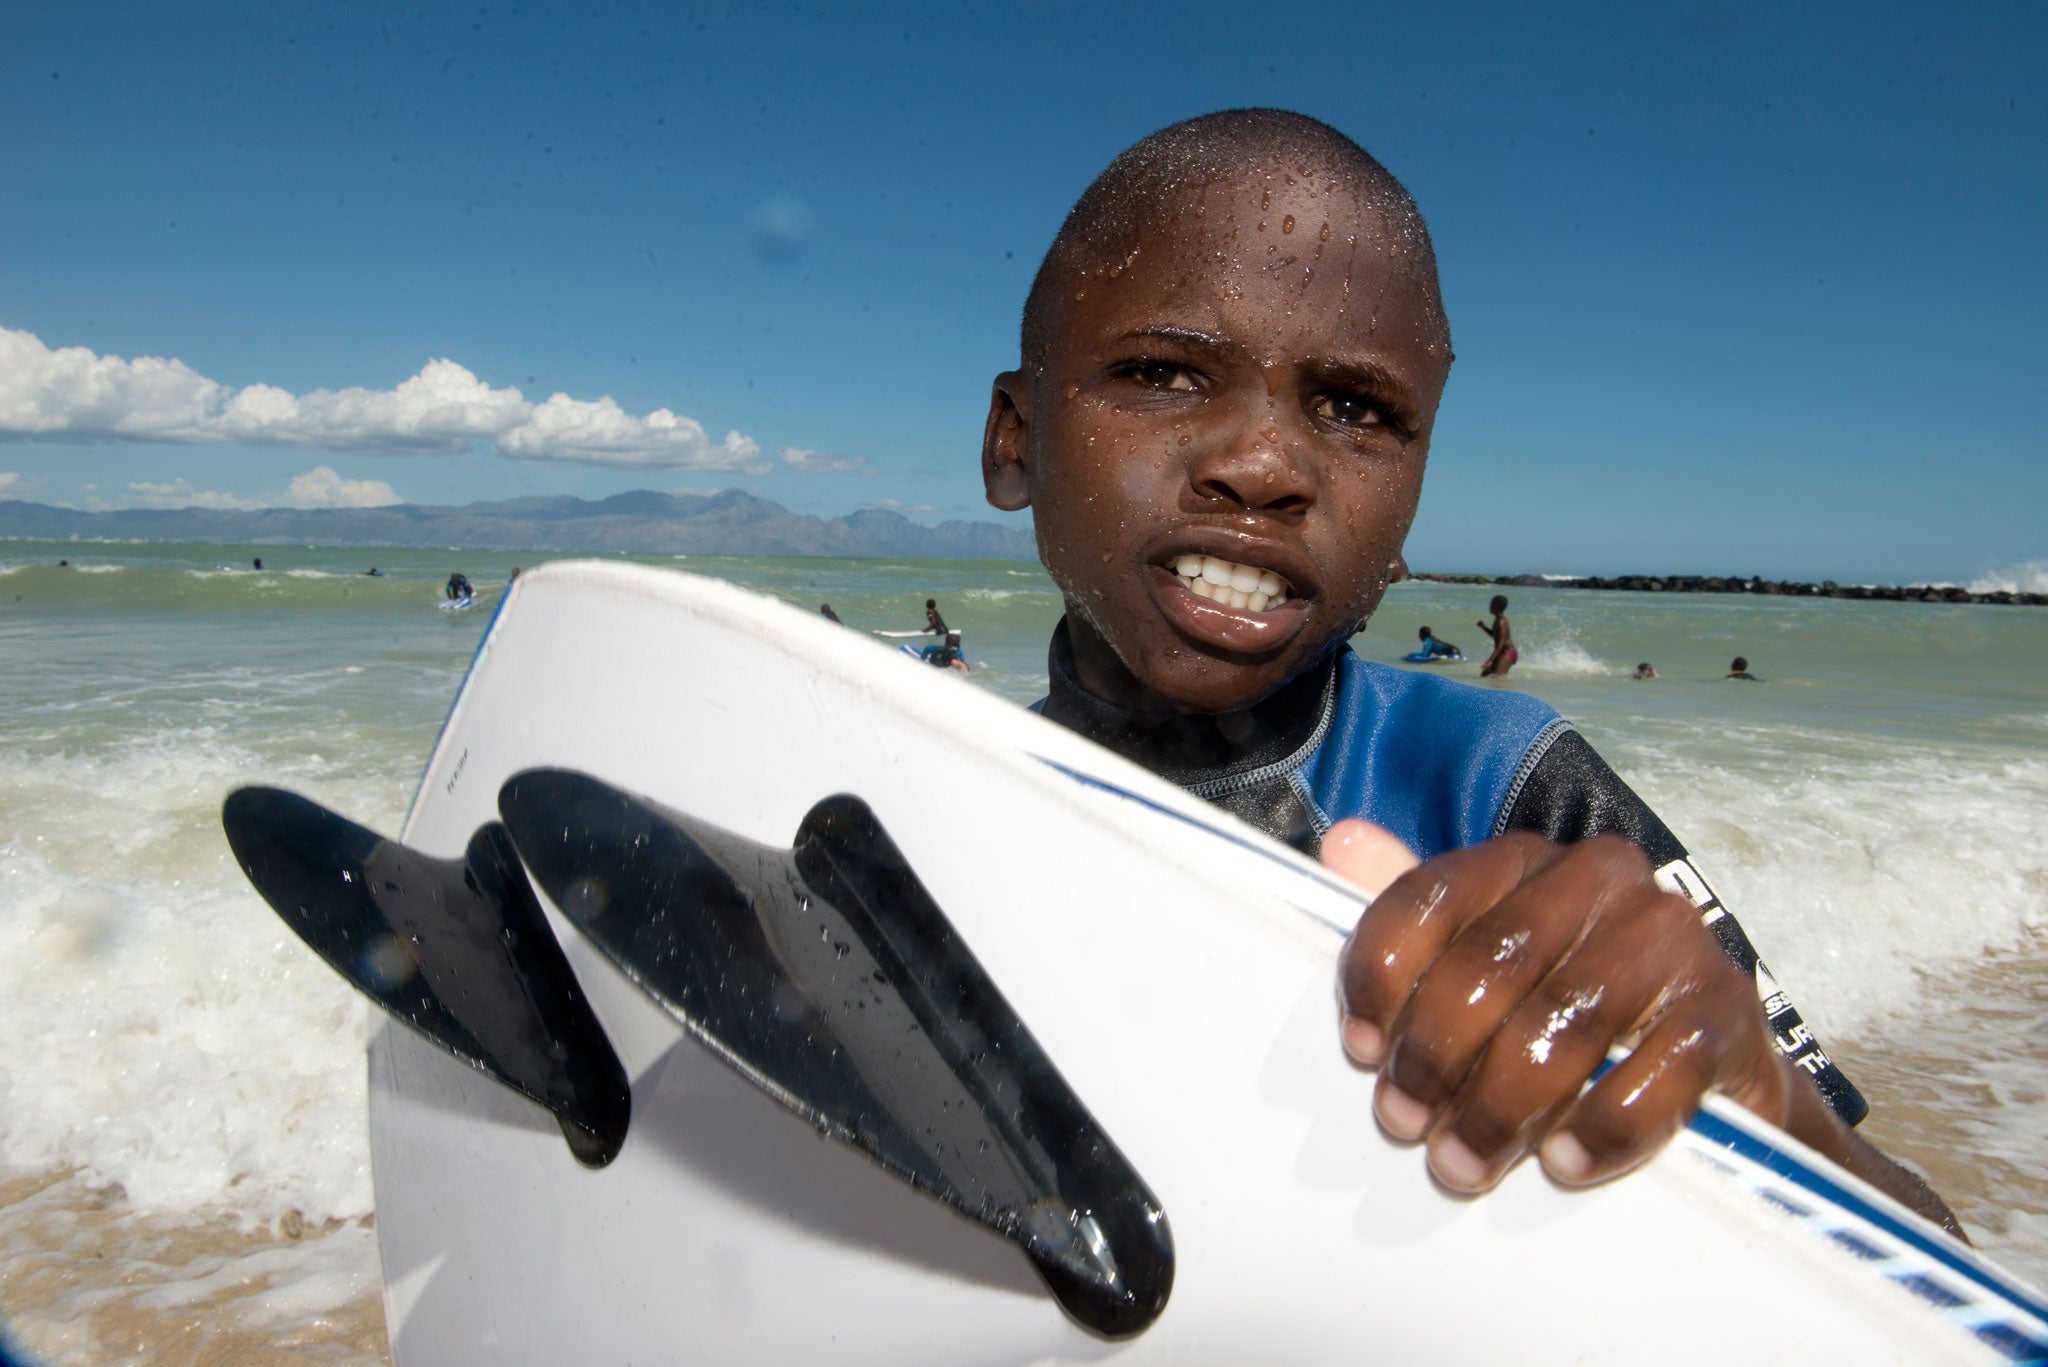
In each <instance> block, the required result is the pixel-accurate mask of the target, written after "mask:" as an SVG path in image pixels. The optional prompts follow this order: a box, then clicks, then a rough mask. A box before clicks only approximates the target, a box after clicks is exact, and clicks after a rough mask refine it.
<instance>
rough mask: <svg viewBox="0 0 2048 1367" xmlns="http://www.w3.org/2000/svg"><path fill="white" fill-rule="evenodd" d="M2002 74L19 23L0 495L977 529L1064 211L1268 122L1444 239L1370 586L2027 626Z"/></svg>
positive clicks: (789, 8) (911, 24)
mask: <svg viewBox="0 0 2048 1367" xmlns="http://www.w3.org/2000/svg"><path fill="white" fill-rule="evenodd" d="M2043 70H2048V8H2044V7H2041V6H2038V5H2012V6H1977V7H1965V8H1963V9H1960V10H1957V11H1953V12H1948V13H1944V14H1941V15H1936V14H1935V13H1934V12H1933V11H1931V10H1929V9H1927V8H1925V7H1922V6H1904V5H1883V4H1857V5H1836V6H1797V7H1788V6H1775V5H1762V4H1759V5H1740V4H1738V5H1723V4H1690V5H1688V4H1673V5H1666V6H1643V5H1614V6H1584V7H1566V8H1562V9H1559V10H1554V11H1538V10H1536V9H1534V8H1533V7H1528V6H1505V5H1502V6H1444V7H1436V8H1432V9H1431V10H1430V12H1429V13H1428V14H1427V15H1423V14H1420V13H1418V12H1417V11H1414V10H1410V9H1408V8H1393V7H1372V6H1342V5H1328V4H1325V5H1316V6H1308V7H1290V6H1285V5H1260V6H1250V7H1248V6H1229V5H1214V4H1200V3H1195V4H1184V5H1178V6H1167V7H1147V8H1144V9H1132V10H1129V11H1123V10H1118V11H1115V12H1110V11H1109V7H1103V6H1086V7H1083V6H1075V7H1069V8H1059V7H1051V8H1047V7H1028V8H1026V7H1019V8H1017V9H1008V8H995V7H984V6H970V5H948V6H941V7H933V8H931V9H929V10H926V11H922V12H919V11H917V10H914V9H907V8H904V7H899V6H892V7H890V8H889V9H887V10H886V11H885V10H882V9H879V8H876V9H861V10H856V9H853V8H852V7H842V6H796V5H784V6H776V5H759V6H757V5H744V6H742V5H703V6H689V5H669V4H656V5H647V6H639V7H633V6H616V7H606V6H598V7H596V8H595V12H594V13H576V14H570V13H566V12H564V13H561V14H559V15H558V14H556V13H555V12H554V11H553V10H552V9H551V8H550V7H546V6H528V7H524V8H523V9H521V10H517V11H515V10H501V9H497V8H495V7H475V6H472V7H461V8H458V7H453V6H447V7H427V8H426V9H425V10H424V12H423V11H420V10H415V9H405V10H401V9H398V8H395V7H394V8H389V9H385V10H380V9H379V8H377V7H375V6H369V5H362V6H342V5H323V4H311V5H301V6H283V5H277V6H269V5H248V6H239V5H238V6H233V7H230V6H225V5H216V6H197V7H191V9H190V10H189V12H187V11H185V9H184V8H183V7H175V6H163V5H156V4H152V5H147V6H144V5H130V6H121V5H108V6H98V7H94V6H81V5H75V4H35V3H23V0H16V3H15V4H14V5H12V6H10V7H9V9H8V14H7V16H6V17H5V18H4V19H0V130H4V132H5V136H4V137H0V186H5V187H6V192H5V194H4V195H0V329H4V332H0V497H17V498H30V499H37V500H41V501H46V502H54V503H68V504H76V505H80V506H124V505H163V504H166V503H172V504H175V503H183V502H195V501H197V502H215V503H222V504H228V503H234V502H242V503H284V502H295V503H299V504H302V505H306V506H317V505H321V504H332V503H345V502H350V501H365V500H370V501H374V500H376V499H380V498H387V497H393V496H396V497H403V498H405V499H407V500H410V501H415V502H457V503H460V502H468V501H471V500H475V499H485V498H499V497H511V496H515V495H524V494H541V493H572V494H578V495H581V496H584V497H601V496H603V495H605V494H609V493H614V492H618V491H620V490H623V489H629V488H656V489H686V490H712V489H718V488H725V487H731V486H739V487H744V488H748V489H752V490H754V491H756V492H758V493H760V494H762V495H764V496H766V497H769V498H773V499H776V500H777V501H779V502H782V503H784V504H786V505H788V506H790V507H793V508H796V509H799V510H801V511H805V512H814V513H819V514H824V515H835V514H838V513H843V512H848V511H851V510H853V509H855V508H859V507H865V506H887V507H898V508H901V509H903V510H905V511H907V512H909V513H910V514H911V515H912V516H915V517H917V518H919V519H920V520H925V521H935V520H939V519H944V518H962V517H964V518H971V519H987V520H991V521H1004V520H1010V521H1017V522H1021V520H1022V519H1021V518H1006V517H1005V515H1002V514H998V513H996V512H994V511H993V510H991V509H989V508H987V506H986V505H985V504H983V503H982V501H981V497H980V482H979V476H978V471H977V453H978V449H979V442H980V431H981V424H982V418H983V416H984V413H985V411H986V404H987V394H988V381H989V378H990V376H991V375H993V374H994V372H995V371H997V370H999V369H1002V368H1004V367H1005V366H1007V365H1010V364H1013V363H1014V361H1015V357H1016V335H1015V325H1016V313H1017V309H1018V307H1019V305H1020V303H1021V301H1022V299H1023V295H1024V291H1025V288H1026V286H1027V284H1028V283H1029V278H1030V274H1031V271H1032V270H1033V268H1034V267H1035V265H1036V261H1037V257H1038V255H1039V253H1040V252H1042V251H1043V249H1044V247H1045V244H1046V243H1047V242H1048V241H1049V240H1050V238H1051V235H1052V233H1053V230H1054V229H1055V227H1056V226H1057V225H1058V222H1059V219H1060V217H1061V216H1062V215H1063V214H1064V212H1065V210H1066V207H1067V205H1068V204H1069V203H1070V202H1071V201H1072V199H1073V198H1074V196H1075V195H1076V194H1077V193H1078V192H1079V191H1080V189H1081V188H1082V187H1083V186H1084V185H1085V184H1086V183H1087V182H1088V180H1089V179H1090V178H1091V177H1092V176H1093V175H1094V174H1095V172H1096V171H1098V170H1099V169H1100V168H1101V167H1102V165H1103V164H1104V163H1105V162H1106V161H1107V160H1108V159H1109V158H1110V157H1111V156H1112V155H1114V154H1115V153H1116V152H1117V151H1118V150H1119V149H1120V148H1122V147H1123V146H1125V145H1126V144H1128V143H1129V142H1131V141H1133V140H1135V139H1136V138H1138V137H1140V136H1142V135H1143V134H1145V133H1146V132H1149V131H1151V130H1152V129H1154V128H1156V127H1158V126H1160V125H1162V124H1165V123H1168V122H1171V121H1173V120H1175V119H1178V118H1182V117H1185V116H1188V115H1191V114H1196V113H1201V112H1205V111H1207V110H1211V109H1215V108H1223V107H1228V106H1233V105H1244V104H1277V105H1283V106H1287V107H1291V108H1297V109H1300V110H1303V111H1304V112H1307V113H1311V114H1314V115H1316V116H1318V117H1321V118H1324V119H1326V120H1328V121H1330V122H1332V123H1334V124H1336V125H1337V126H1338V127H1340V128H1342V129H1344V130H1345V131H1346V132H1348V133H1350V134H1352V135H1353V136H1354V137H1356V138H1357V139H1358V140H1359V141H1361V142H1362V143H1364V144H1365V145H1366V146H1367V147H1368V148H1369V149H1370V150H1372V151H1373V152H1374V153H1375V154H1376V155H1377V156H1379V157H1380V159H1381V160H1383V161H1385V162H1386V163H1387V164H1388V165H1389V166H1390V167H1391V168H1392V169H1393V170H1394V171H1395V172H1396V174H1398V175H1400V176H1401V177H1402V178H1403V179H1404V180H1405V181H1406V182H1407V183H1408V185H1409V187H1410V188H1411V190H1413V191H1414V193H1415V195H1416V197H1417V198H1418V200H1419V201H1420V202H1421V204H1422V207H1423V210H1424V212H1425V214H1426V215H1427V217H1428V218H1429V220H1430V223H1431V226H1432V229H1433V231H1434V233H1435V236H1436V240H1437V247H1438V254H1439V258H1440V260H1441V263H1442V268H1443V275H1444V288H1445V294H1446V298H1447V302H1448V305H1449V309H1450V313H1451V319H1452V324H1453V328H1454V330H1455V334H1456V340H1457V349H1458V356H1459V359H1458V363H1457V367H1456V370H1455V371H1454V373H1453V375H1452V377H1451V384H1450V388H1449V391H1448V393H1447V394H1446V397H1445V401H1444V409H1443V413H1442V416H1441V418H1440V420H1439V423H1438V427H1437V435H1436V443H1435V451H1434V454H1433V456H1432V458H1431V470H1430V475H1429V480H1428V487H1427V489H1426V491H1425V493H1424V497H1423V511H1422V515H1421V518H1420V520H1419V522H1418V524H1417V526H1416V530H1415V533H1414V536H1413V538H1412V539H1411V542H1410V559H1411V561H1413V562H1414V563H1415V565H1416V566H1417V567H1418V568H1422V569H1446V570H1451V569H1470V570H1481V571H1490V572H1492V571H1498V572H1506V571H1522V570H1537V571H1583V572H1616V571H1625V570H1655V571H1666V570H1669V571H1679V572H1685V571H1692V572H1706V573H1743V574H1748V573H1763V574H1766V575H1772V576H1778V575H1792V576H1802V577H1814V578H1818V577H1823V576H1832V577H1835V578H1840V579H1845V580H1846V579H1859V578H1860V579H1885V580H1894V579H1929V578H1934V579H1951V580H1955V581H1958V582H1969V581H1971V580H1972V579H1976V578H1979V577H1982V576H1984V575H1986V574H1987V573H1989V572H1993V571H2008V572H2018V573H2020V574H2022V575H2024V574H2026V573H2028V572H2029V571H2028V569H2027V567H2028V566H2029V565H2030V564H2031V565H2032V567H2033V568H2032V571H2031V572H2033V573H2048V563H2043V562H2044V561H2048V531H2044V530H2043V526H2042V524H2043V516H2042V515H2043V512H2044V510H2048V460H2044V456H2048V437H2044V432H2048V425H2044V421H2043V416H2042V415H2043V413H2044V412H2048V322H2044V310H2048V95H2044V93H2043V92H2044V86H2043V82H2042V78H2041V73H2042V71H2043ZM138 358H158V360H157V361H154V362H150V363H147V364H142V363H139V362H138ZM514 390H516V391H517V394H516V395H515V394H513V393H512V392H511V391H514ZM555 395H560V396H562V397H561V398H560V399H559V400H557V399H554V398H553V397H552V396H555ZM728 434H732V435H728Z"/></svg>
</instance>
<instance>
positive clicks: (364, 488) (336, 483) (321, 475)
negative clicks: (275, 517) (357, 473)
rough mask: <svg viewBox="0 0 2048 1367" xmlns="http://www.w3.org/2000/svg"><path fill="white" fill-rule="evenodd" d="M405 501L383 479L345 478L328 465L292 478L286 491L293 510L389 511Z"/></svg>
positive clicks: (318, 466)
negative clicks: (394, 505) (395, 504)
mask: <svg viewBox="0 0 2048 1367" xmlns="http://www.w3.org/2000/svg"><path fill="white" fill-rule="evenodd" d="M403 502H405V500H404V499H402V498H400V497H399V496H398V491H397V490H396V489H394V488H392V487H391V486H390V485H388V484H386V483H385V482H384V481H383V480H381V479H343V478H342V477H341V476H340V475H337V474H335V473H334V471H332V470H330V469H328V468H327V467H326V466H324V465H316V466H314V467H313V468H312V469H310V470H308V471H306V473H304V474H302V475H294V476H292V483H291V487H290V488H289V489H287V490H286V491H285V505H286V506H287V507H291V508H388V507H390V506H391V505H392V504H394V503H403Z"/></svg>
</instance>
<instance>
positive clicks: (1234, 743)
mask: <svg viewBox="0 0 2048 1367" xmlns="http://www.w3.org/2000/svg"><path fill="white" fill-rule="evenodd" d="M1339 653H1341V652H1339ZM1336 668H1337V659H1336V656H1334V655H1333V656H1332V657H1331V658H1330V659H1329V660H1327V661H1325V662H1324V663H1323V664H1321V665H1318V666H1316V667H1315V668H1312V669H1309V670H1306V671H1304V672H1303V673H1301V674H1299V675H1296V676H1295V677H1294V678H1293V679H1291V680H1289V681H1288V683H1287V684H1285V685H1284V686H1283V687H1282V688H1281V689H1280V690H1279V691H1278V692H1277V693H1275V694H1273V695H1272V696H1271V697H1269V698H1266V699H1265V700H1263V701H1261V702H1258V703H1255V704H1254V705H1252V706H1251V707H1248V708H1244V709H1242V710H1240V711H1236V712H1222V713H1202V712H1179V711H1175V710H1173V709H1172V708H1170V707H1165V706H1160V707H1157V708H1153V709H1142V708H1132V707H1126V706H1123V705H1122V704H1119V703H1113V702H1109V701H1107V700H1106V699H1103V698H1098V697H1096V696H1095V695H1094V694H1093V693H1090V692H1089V691H1088V690H1087V689H1085V688H1083V687H1082V686H1081V683H1080V681H1079V680H1078V679H1076V678H1075V677H1074V647H1073V642H1072V640H1071V639H1070V638H1069V636H1068V633H1067V622H1066V619H1065V618H1061V619H1060V624H1059V626H1057V627H1056V628H1054V629H1053V634H1052V646H1051V648H1050V650H1049V651H1048V654H1047V660H1046V675H1047V682H1048V685H1049V687H1048V690H1047V694H1046V699H1045V705H1044V706H1043V707H1042V708H1040V709H1039V710H1040V712H1041V713H1042V715H1044V716H1045V717H1046V718H1047V719H1049V720H1051V721H1056V722H1058V723H1059V724H1060V725H1062V726H1064V727H1066V728H1067V729H1068V730H1070V731H1075V732H1078V733H1079V734H1081V735H1083V736H1086V737H1087V738H1088V739H1089V740H1092V741H1094V742H1095V743H1096V744H1097V745H1101V746H1103V747H1105V748H1106V749H1110V750H1114V751H1115V752H1116V753H1117V754H1119V755H1122V756H1123V757H1124V758H1125V759H1128V760H1130V761H1132V762H1133V763H1136V764H1139V765H1142V766H1143V767H1145V768H1147V769H1150V770H1151V771H1152V772H1153V773H1155V774H1158V775H1159V776H1160V777H1162V778H1164V779H1167V780H1169V781H1171V782H1173V783H1176V784H1179V785H1180V786H1181V787H1184V788H1193V787H1197V786H1204V787H1206V786H1208V785H1210V784H1214V783H1216V782H1218V781H1220V780H1227V779H1230V778H1233V777H1236V776H1238V775H1242V774H1248V773H1251V772H1253V771H1256V770H1260V769H1264V768H1267V767H1269V766H1271V765H1274V764H1277V763H1280V762H1281V761H1283V760H1286V759H1287V758H1289V757H1290V756H1292V755H1294V754H1296V753H1297V752H1298V751H1300V750H1301V748H1302V747H1303V746H1304V745H1306V744H1308V743H1309V742H1310V741H1311V740H1312V739H1313V738H1314V737H1315V736H1316V734H1317V731H1318V729H1319V727H1320V725H1321V723H1322V720H1323V716H1324V713H1325V712H1326V711H1327V710H1328V698H1329V693H1330V683H1331V676H1332V675H1333V674H1334V673H1335V671H1336Z"/></svg>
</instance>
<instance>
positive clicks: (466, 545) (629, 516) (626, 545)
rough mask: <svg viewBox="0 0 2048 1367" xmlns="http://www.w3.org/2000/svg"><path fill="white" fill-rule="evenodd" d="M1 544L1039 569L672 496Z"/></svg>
mask: <svg viewBox="0 0 2048 1367" xmlns="http://www.w3.org/2000/svg"><path fill="white" fill-rule="evenodd" d="M0 536H10V537H30V538H35V539H38V540H51V541H63V540H68V539H70V538H72V537H82V538H104V539H107V540H116V541H191V542H210V543H228V544H240V545H252V546H264V545H286V544H305V543H314V544H319V545H328V546H447V547H451V548H461V549H472V548H474V549H483V548H496V549H504V550H539V551H572V550H576V551H645V552H673V553H678V554H684V555H822V556H839V557H846V558H852V559H861V558H881V559H913V560H1035V559H1036V558H1037V556H1038V550H1037V545H1036V543H1035V542H1034V540H1033V539H1032V535H1031V533H1030V532H1029V531H1028V530H1023V529H1019V528H1015V527H1003V526H998V525H997V524H995V523H992V522H958V521H955V522H941V523H939V524H938V525H937V526H933V527H927V526H924V525H922V524H920V523H916V522H912V521H911V520H910V519H909V518H907V517H905V516H903V515H902V514H901V513H896V512H890V511H888V510H887V509H881V508H867V509H863V510H861V511H860V512H856V513H848V514H847V515H846V516H844V517H835V518H830V519H826V518H819V517H813V516H810V515H808V514H803V513H793V512H791V511H789V509H787V508H785V507H783V506H782V505H781V504H779V503H774V502H771V501H770V500H768V499H765V498H759V497H757V496H755V495H753V494H750V493H747V492H745V491H744V490H740V489H727V490H725V491H724V492H723V493H717V494H664V493H657V492H655V491H653V490H651V489H637V490H634V491H632V492H630V493H624V494H614V495H612V497H610V498H606V499H599V500H597V501H595V502H592V501H590V500H587V499H581V498H572V497H569V496H567V495H557V496H553V497H537V498H512V499H504V500H501V501H499V502H495V503H471V504H467V505H465V506H463V507H459V508H458V507H440V506H436V505H432V504H423V503H398V504H393V505H391V506H390V507H385V508H316V509H304V508H260V509H246V510H244V509H216V508H124V509H119V510H115V511H108V512H88V511H83V510H80V509H76V508H57V507H52V506H50V505H48V504H44V503H25V502H21V501H19V500H7V501H0Z"/></svg>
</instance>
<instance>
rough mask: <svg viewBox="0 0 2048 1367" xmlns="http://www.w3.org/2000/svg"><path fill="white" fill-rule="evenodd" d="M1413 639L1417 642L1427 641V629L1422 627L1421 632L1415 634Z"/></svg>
mask: <svg viewBox="0 0 2048 1367" xmlns="http://www.w3.org/2000/svg"><path fill="white" fill-rule="evenodd" d="M1415 638H1416V639H1417V640H1419V641H1427V640H1428V639H1429V628H1428V627H1424V628H1423V629H1422V630H1420V631H1418V632H1416V633H1415Z"/></svg>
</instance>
